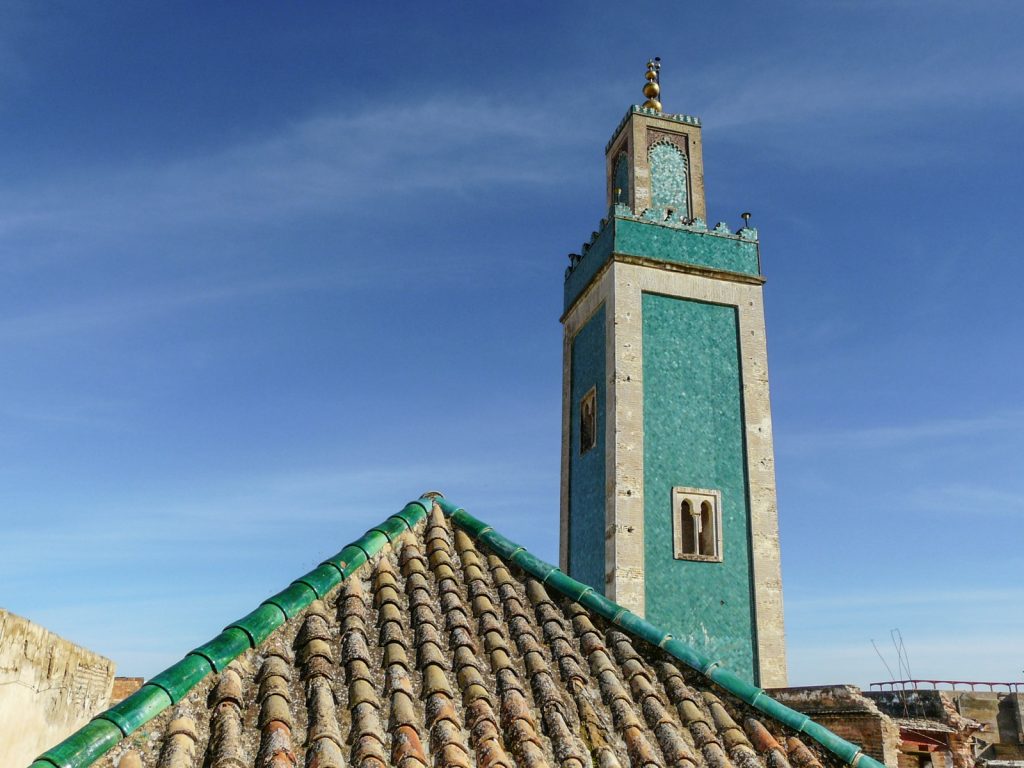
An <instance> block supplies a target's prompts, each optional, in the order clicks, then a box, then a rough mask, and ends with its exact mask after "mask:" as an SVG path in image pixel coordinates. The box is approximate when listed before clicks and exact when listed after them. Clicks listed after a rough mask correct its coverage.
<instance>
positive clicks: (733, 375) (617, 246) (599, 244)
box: [561, 63, 786, 687]
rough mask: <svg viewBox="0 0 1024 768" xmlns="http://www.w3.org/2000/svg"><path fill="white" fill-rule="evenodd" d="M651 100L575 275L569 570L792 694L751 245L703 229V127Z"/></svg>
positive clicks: (609, 160) (568, 315)
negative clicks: (605, 214) (605, 211)
mask: <svg viewBox="0 0 1024 768" xmlns="http://www.w3.org/2000/svg"><path fill="white" fill-rule="evenodd" d="M651 85H655V86H656V85H658V69H657V65H656V64H654V63H652V64H650V65H649V67H648V74H647V85H646V86H645V91H644V93H645V95H647V96H648V97H649V100H648V101H647V103H646V104H645V105H644V106H642V107H632V108H631V109H630V111H629V112H628V113H627V114H626V117H625V118H624V119H623V121H622V123H621V124H620V125H619V127H618V129H616V131H615V134H614V136H613V137H612V140H611V141H610V142H609V143H608V146H607V147H606V168H607V198H608V206H609V214H608V218H607V219H605V220H603V221H602V223H601V227H600V230H599V231H598V232H595V233H594V235H593V236H592V238H591V240H590V242H589V243H588V244H587V245H586V246H584V249H583V253H582V255H573V256H572V257H570V259H571V264H570V267H569V269H568V270H567V271H566V279H565V314H564V316H563V318H562V322H563V324H564V326H565V339H564V364H563V420H562V421H563V423H562V427H563V428H562V521H561V564H562V568H563V569H564V570H566V571H568V572H569V573H570V574H571V575H572V576H573V577H575V578H577V579H579V580H581V581H583V582H585V583H587V584H589V585H591V586H592V587H594V588H595V589H597V590H600V591H602V592H603V593H604V594H605V595H607V596H608V597H610V598H612V599H614V600H615V601H617V602H619V603H621V604H622V605H624V606H626V607H627V608H629V609H631V610H633V611H635V612H636V613H638V614H640V615H642V616H645V617H646V618H647V619H648V620H649V621H651V622H653V623H654V624H656V625H658V626H661V627H663V628H665V629H666V630H667V631H669V632H671V633H672V634H673V635H674V636H675V637H678V638H680V639H683V640H685V641H686V642H688V643H690V644H692V645H694V646H696V647H698V648H701V649H703V650H704V651H706V652H707V653H708V654H710V655H711V656H712V658H715V659H719V660H721V661H722V663H723V664H724V665H726V666H727V667H729V668H730V669H732V670H733V671H734V672H736V673H737V674H740V675H743V676H745V677H747V678H748V679H750V680H753V681H755V682H757V683H759V684H760V685H762V686H766V687H771V686H782V685H785V684H786V660H785V647H784V635H783V623H782V583H781V576H780V567H779V541H778V519H777V513H776V504H775V472H774V455H773V449H772V429H771V409H770V405H769V398H768V367H767V353H766V346H765V328H764V312H763V299H762V291H763V289H762V286H763V284H764V279H763V278H762V277H761V274H760V259H759V252H758V243H757V232H756V230H753V229H750V228H748V227H744V228H742V229H740V230H739V232H736V233H733V232H732V231H730V229H729V228H728V227H727V226H726V225H725V224H724V223H723V224H719V225H717V226H715V227H713V228H710V229H709V228H708V226H707V223H706V217H707V214H706V208H705V200H704V168H703V163H702V158H701V129H700V123H699V121H698V120H697V119H696V118H694V117H690V116H687V115H674V114H667V113H664V112H662V111H661V104H660V102H658V100H657V98H656V97H657V96H658V95H659V93H658V91H659V89H657V88H651V87H650V86H651ZM652 91H653V93H652Z"/></svg>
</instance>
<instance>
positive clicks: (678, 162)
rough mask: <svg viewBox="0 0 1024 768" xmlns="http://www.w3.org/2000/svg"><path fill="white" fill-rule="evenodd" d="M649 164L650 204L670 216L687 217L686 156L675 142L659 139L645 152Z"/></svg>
mask: <svg viewBox="0 0 1024 768" xmlns="http://www.w3.org/2000/svg"><path fill="white" fill-rule="evenodd" d="M647 154H648V158H649V160H650V165H651V206H652V207H653V208H654V209H656V210H658V211H660V212H664V211H667V210H668V209H671V210H672V218H682V219H685V218H688V216H687V211H688V210H689V207H688V205H687V191H686V175H687V167H686V156H685V155H684V154H683V153H682V150H680V149H679V147H677V146H676V145H675V144H672V143H669V142H667V141H659V142H657V143H655V144H653V145H652V146H651V148H650V149H649V150H648V152H647Z"/></svg>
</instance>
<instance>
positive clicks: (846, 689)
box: [769, 685, 900, 768]
mask: <svg viewBox="0 0 1024 768" xmlns="http://www.w3.org/2000/svg"><path fill="white" fill-rule="evenodd" d="M769 694H770V695H771V696H772V697H773V698H775V699H778V700H779V701H781V702H782V703H783V704H786V705H787V706H790V707H792V708H793V709H795V710H797V711H798V712H803V713H804V714H805V715H810V716H811V718H812V719H814V720H816V721H817V722H819V723H821V724H822V725H824V726H825V727H826V728H828V729H829V730H831V731H834V732H835V733H836V734H838V735H839V736H842V737H843V738H844V739H846V740H847V741H851V742H853V743H854V744H859V745H860V747H861V748H862V749H863V750H864V751H865V752H866V753H867V754H869V755H871V757H873V758H875V759H876V760H880V761H881V762H883V763H885V765H886V766H888V768H897V766H899V759H900V729H899V727H898V726H897V725H896V723H894V722H893V721H892V719H891V718H889V717H888V716H886V715H885V714H883V713H882V712H881V711H880V710H879V709H878V707H877V706H875V703H874V702H873V701H871V700H870V699H868V698H867V697H866V696H864V695H863V694H862V693H861V691H860V689H859V688H857V686H855V685H826V686H812V687H806V688H776V689H774V690H771V691H769Z"/></svg>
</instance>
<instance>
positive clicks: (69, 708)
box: [0, 609, 114, 766]
mask: <svg viewBox="0 0 1024 768" xmlns="http://www.w3.org/2000/svg"><path fill="white" fill-rule="evenodd" d="M113 683H114V662H112V661H110V660H109V659H106V658H104V657H102V656H100V655H98V654H96V653H93V652H92V651H88V650H86V649H85V648H81V647H79V646H77V645H75V644H73V643H70V642H68V641H67V640H65V639H63V638H61V637H59V636H58V635H55V634H54V633H53V632H50V631H49V630H46V629H44V628H43V627H40V626H39V625H38V624H33V623H32V622H31V621H29V620H28V619H23V618H21V617H20V616H15V615H14V614H13V613H9V612H7V611H5V610H3V609H0V765H4V766H21V765H28V764H29V763H31V762H32V760H33V759H35V758H36V757H37V756H38V755H39V753H41V752H43V751H44V750H45V749H47V748H48V747H50V746H52V745H54V744H56V743H57V742H59V741H61V740H62V739H63V738H65V737H66V736H68V735H70V734H71V733H72V732H74V731H75V730H76V729H78V728H79V727H81V726H82V725H84V724H85V723H86V722H87V721H88V720H89V719H90V718H91V717H92V716H93V715H95V714H96V713H97V712H100V711H102V710H103V709H106V707H107V703H108V701H109V700H110V690H111V686H112V685H113Z"/></svg>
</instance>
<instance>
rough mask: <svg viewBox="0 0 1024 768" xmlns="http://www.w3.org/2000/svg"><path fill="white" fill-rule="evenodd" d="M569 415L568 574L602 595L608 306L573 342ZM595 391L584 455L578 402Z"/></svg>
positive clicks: (584, 327) (597, 314)
mask: <svg viewBox="0 0 1024 768" xmlns="http://www.w3.org/2000/svg"><path fill="white" fill-rule="evenodd" d="M571 355H572V357H571V362H570V374H569V375H570V376H571V377H572V378H571V384H570V395H569V396H570V398H571V406H570V415H569V423H570V427H569V563H568V565H569V567H568V572H569V575H570V576H572V577H573V578H574V579H578V580H579V581H582V582H583V583H584V584H588V585H589V586H591V587H593V588H594V589H596V590H597V591H598V592H600V593H601V594H604V528H605V511H604V506H605V505H604V486H605V471H604V451H605V439H604V429H605V416H604V409H605V403H606V402H607V400H606V387H605V309H604V307H603V306H602V307H601V308H600V309H599V310H597V312H595V313H594V315H593V317H591V318H590V320H588V321H587V323H586V325H584V326H583V328H581V329H580V331H579V333H577V334H576V338H575V339H573V342H572V352H571ZM591 387H596V389H597V432H596V436H597V443H596V445H594V447H593V448H591V449H590V450H589V451H587V452H586V453H584V454H582V455H580V401H581V400H582V399H583V396H584V395H585V394H587V392H589V391H590V389H591Z"/></svg>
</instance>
